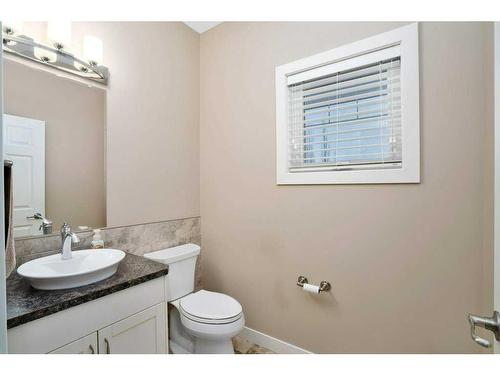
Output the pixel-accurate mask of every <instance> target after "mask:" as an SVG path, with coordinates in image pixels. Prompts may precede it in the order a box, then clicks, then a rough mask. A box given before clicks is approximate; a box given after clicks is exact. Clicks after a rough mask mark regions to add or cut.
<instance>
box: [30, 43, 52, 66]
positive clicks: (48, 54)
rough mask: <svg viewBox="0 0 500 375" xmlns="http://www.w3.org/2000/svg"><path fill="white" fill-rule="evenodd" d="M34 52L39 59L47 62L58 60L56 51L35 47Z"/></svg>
mask: <svg viewBox="0 0 500 375" xmlns="http://www.w3.org/2000/svg"><path fill="white" fill-rule="evenodd" d="M33 54H34V55H35V57H36V58H37V59H38V60H40V61H43V62H45V63H49V62H55V61H56V60H57V54H56V53H55V52H52V51H48V50H46V49H43V48H39V47H35V49H34V51H33Z"/></svg>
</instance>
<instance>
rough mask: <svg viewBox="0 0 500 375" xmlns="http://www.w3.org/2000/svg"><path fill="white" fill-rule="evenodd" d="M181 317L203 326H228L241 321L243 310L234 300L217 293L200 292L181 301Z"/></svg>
mask: <svg viewBox="0 0 500 375" xmlns="http://www.w3.org/2000/svg"><path fill="white" fill-rule="evenodd" d="M179 311H180V313H181V315H182V316H183V317H185V318H187V319H189V320H191V321H193V322H196V323H202V324H217V325H219V324H228V323H233V322H235V321H237V320H238V319H240V318H241V317H242V315H243V309H242V307H241V305H240V303H239V302H238V301H236V300H235V299H234V298H232V297H230V296H228V295H225V294H222V293H216V292H209V291H207V290H200V291H198V292H196V293H193V294H189V295H187V296H186V297H182V298H181V299H180V300H179Z"/></svg>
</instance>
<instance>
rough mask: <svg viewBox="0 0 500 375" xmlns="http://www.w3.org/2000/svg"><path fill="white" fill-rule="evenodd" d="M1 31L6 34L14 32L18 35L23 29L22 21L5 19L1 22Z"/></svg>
mask: <svg viewBox="0 0 500 375" xmlns="http://www.w3.org/2000/svg"><path fill="white" fill-rule="evenodd" d="M2 29H3V32H4V33H5V34H7V35H12V34H16V35H19V34H21V33H22V31H23V22H22V21H5V22H2Z"/></svg>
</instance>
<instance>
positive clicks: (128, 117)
mask: <svg viewBox="0 0 500 375" xmlns="http://www.w3.org/2000/svg"><path fill="white" fill-rule="evenodd" d="M84 34H93V35H95V36H98V37H100V38H101V39H102V40H103V45H104V64H105V65H107V66H108V67H109V69H110V81H109V88H108V93H107V94H108V95H107V118H106V119H107V121H106V122H107V127H108V133H107V136H108V137H107V140H108V144H107V160H108V163H107V189H108V194H107V215H108V217H107V219H108V225H109V226H117V225H128V224H134V223H143V222H152V221H161V220H169V219H176V218H182V217H191V216H198V215H199V35H198V34H197V33H195V32H194V31H192V30H191V29H190V28H189V27H187V26H186V25H184V24H183V23H181V22H96V23H74V24H73V35H74V39H75V45H76V46H78V43H79V42H81V39H82V36H83V35H84Z"/></svg>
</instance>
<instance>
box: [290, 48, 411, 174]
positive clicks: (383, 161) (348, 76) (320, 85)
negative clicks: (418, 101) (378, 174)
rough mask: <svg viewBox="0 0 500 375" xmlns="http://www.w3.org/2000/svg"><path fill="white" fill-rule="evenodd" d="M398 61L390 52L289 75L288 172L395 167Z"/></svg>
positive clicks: (397, 165)
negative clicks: (366, 60) (360, 61)
mask: <svg viewBox="0 0 500 375" xmlns="http://www.w3.org/2000/svg"><path fill="white" fill-rule="evenodd" d="M378 58H379V57H378ZM400 62H401V61H400V57H399V56H395V57H390V58H385V59H382V60H378V61H374V62H370V63H367V64H365V65H361V66H359V65H358V66H354V67H351V68H348V69H344V70H340V71H335V72H329V73H328V74H323V75H319V76H316V77H314V78H310V77H311V74H310V72H307V73H308V74H307V75H305V76H306V77H307V78H308V79H306V80H302V81H298V82H296V81H297V77H295V78H294V79H292V80H289V83H288V103H289V105H288V111H289V113H288V146H289V152H288V168H289V171H290V172H307V171H315V170H345V169H385V168H400V167H401V165H402V144H401V143H402V141H401V139H402V138H401V86H400V71H401V64H400ZM342 66H345V64H343V65H342ZM324 68H325V67H322V68H320V69H318V70H320V71H321V72H322V73H324V72H325V71H328V69H326V70H325V69H324ZM330 70H331V69H330ZM313 76H314V75H313ZM299 79H300V77H299ZM290 81H292V82H293V83H290Z"/></svg>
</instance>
